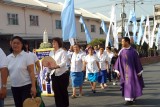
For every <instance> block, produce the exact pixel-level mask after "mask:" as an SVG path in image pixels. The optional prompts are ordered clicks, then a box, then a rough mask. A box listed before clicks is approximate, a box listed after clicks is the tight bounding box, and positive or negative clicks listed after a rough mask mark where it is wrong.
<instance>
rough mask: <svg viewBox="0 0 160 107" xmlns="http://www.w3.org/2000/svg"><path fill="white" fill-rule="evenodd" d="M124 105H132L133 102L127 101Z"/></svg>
mask: <svg viewBox="0 0 160 107" xmlns="http://www.w3.org/2000/svg"><path fill="white" fill-rule="evenodd" d="M124 105H133V101H127V102H125V103H124Z"/></svg>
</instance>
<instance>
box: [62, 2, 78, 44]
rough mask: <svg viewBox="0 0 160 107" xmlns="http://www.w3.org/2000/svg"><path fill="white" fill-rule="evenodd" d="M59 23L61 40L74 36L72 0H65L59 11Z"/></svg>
mask: <svg viewBox="0 0 160 107" xmlns="http://www.w3.org/2000/svg"><path fill="white" fill-rule="evenodd" d="M61 24H62V38H63V41H65V40H69V39H70V38H76V22H75V13H74V0H65V3H64V6H63V10H62V13H61Z"/></svg>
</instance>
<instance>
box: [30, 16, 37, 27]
mask: <svg viewBox="0 0 160 107" xmlns="http://www.w3.org/2000/svg"><path fill="white" fill-rule="evenodd" d="M30 25H31V26H39V20H38V16H34V15H30Z"/></svg>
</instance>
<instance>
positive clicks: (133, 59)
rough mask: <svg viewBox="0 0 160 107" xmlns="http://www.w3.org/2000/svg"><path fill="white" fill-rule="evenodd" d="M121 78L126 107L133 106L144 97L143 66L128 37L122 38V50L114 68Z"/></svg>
mask: <svg viewBox="0 0 160 107" xmlns="http://www.w3.org/2000/svg"><path fill="white" fill-rule="evenodd" d="M114 69H115V72H117V74H118V75H119V76H120V84H121V91H122V96H123V97H124V99H125V101H126V102H125V105H132V104H133V103H134V100H135V99H136V98H137V97H140V96H142V90H143V87H144V82H143V77H142V72H143V67H142V65H141V62H140V59H139V56H138V53H137V51H136V50H135V49H134V48H132V47H131V45H130V39H129V38H128V37H124V38H122V49H121V50H120V52H119V56H118V59H117V61H116V63H115V66H114Z"/></svg>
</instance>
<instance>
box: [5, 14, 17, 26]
mask: <svg viewBox="0 0 160 107" xmlns="http://www.w3.org/2000/svg"><path fill="white" fill-rule="evenodd" d="M7 17H8V24H9V25H18V14H11V13H8V14H7Z"/></svg>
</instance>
